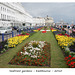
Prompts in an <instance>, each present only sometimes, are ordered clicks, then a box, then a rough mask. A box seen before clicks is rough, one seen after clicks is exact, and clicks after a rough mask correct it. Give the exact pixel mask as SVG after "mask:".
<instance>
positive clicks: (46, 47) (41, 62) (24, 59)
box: [9, 41, 50, 66]
mask: <svg viewBox="0 0 75 75" xmlns="http://www.w3.org/2000/svg"><path fill="white" fill-rule="evenodd" d="M9 63H10V64H16V65H25V66H50V44H49V43H47V42H45V41H31V42H29V43H26V44H25V46H24V47H22V49H21V51H19V52H18V53H17V54H16V56H14V58H13V59H12V60H11V61H10V62H9Z"/></svg>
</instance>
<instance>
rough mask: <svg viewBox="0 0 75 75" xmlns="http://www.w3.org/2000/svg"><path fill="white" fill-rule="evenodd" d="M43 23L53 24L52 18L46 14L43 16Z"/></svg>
mask: <svg viewBox="0 0 75 75" xmlns="http://www.w3.org/2000/svg"><path fill="white" fill-rule="evenodd" d="M45 24H46V25H53V24H54V20H53V18H52V17H48V16H47V17H46V18H45Z"/></svg>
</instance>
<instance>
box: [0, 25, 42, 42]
mask: <svg viewBox="0 0 75 75" xmlns="http://www.w3.org/2000/svg"><path fill="white" fill-rule="evenodd" d="M40 27H42V26H40ZM40 27H36V28H30V29H27V30H25V29H24V31H27V32H28V31H30V30H31V29H33V30H35V29H37V28H40ZM19 34H21V31H19V32H17V31H12V32H11V33H2V34H0V42H2V41H5V40H7V39H9V38H11V37H15V36H17V35H19Z"/></svg>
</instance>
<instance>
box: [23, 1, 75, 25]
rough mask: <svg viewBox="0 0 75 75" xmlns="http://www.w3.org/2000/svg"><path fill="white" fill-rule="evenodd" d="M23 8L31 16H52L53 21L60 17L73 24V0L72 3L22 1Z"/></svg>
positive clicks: (74, 15) (74, 6)
mask: <svg viewBox="0 0 75 75" xmlns="http://www.w3.org/2000/svg"><path fill="white" fill-rule="evenodd" d="M22 5H23V7H24V8H25V10H26V11H27V12H28V13H29V14H30V15H32V16H33V17H46V16H47V15H48V16H50V17H53V19H54V21H55V22H59V21H60V20H61V19H62V20H63V21H64V22H67V23H69V24H71V23H72V20H73V22H74V24H75V2H74V3H72V2H70V3H50V2H48V3H37V2H36V3H32V2H31V3H26V2H23V3H22Z"/></svg>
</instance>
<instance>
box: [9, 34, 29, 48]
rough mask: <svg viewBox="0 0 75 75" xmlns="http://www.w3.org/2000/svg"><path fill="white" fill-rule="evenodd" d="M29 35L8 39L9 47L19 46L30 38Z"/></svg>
mask: <svg viewBox="0 0 75 75" xmlns="http://www.w3.org/2000/svg"><path fill="white" fill-rule="evenodd" d="M28 37H29V35H25V36H16V37H12V38H9V39H8V46H9V47H15V46H17V45H18V44H19V43H22V41H23V40H25V39H26V38H28Z"/></svg>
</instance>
